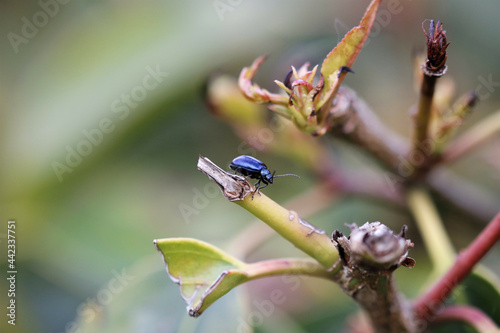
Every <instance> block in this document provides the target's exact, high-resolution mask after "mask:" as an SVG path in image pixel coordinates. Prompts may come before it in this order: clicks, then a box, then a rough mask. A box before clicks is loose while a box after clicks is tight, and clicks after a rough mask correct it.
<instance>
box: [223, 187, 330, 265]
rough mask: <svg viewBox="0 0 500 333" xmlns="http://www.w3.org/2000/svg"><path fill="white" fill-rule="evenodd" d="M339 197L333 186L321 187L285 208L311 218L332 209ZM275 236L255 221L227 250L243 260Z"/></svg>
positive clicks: (289, 203)
mask: <svg viewBox="0 0 500 333" xmlns="http://www.w3.org/2000/svg"><path fill="white" fill-rule="evenodd" d="M337 197H338V193H337V191H335V189H332V186H328V185H326V186H324V185H319V186H315V187H314V188H312V189H310V190H308V191H306V192H305V193H302V194H300V195H298V196H296V197H294V198H293V199H291V200H289V201H287V202H286V203H285V205H284V206H286V207H290V208H291V209H292V210H295V211H300V213H301V215H303V216H310V215H313V214H316V213H318V212H320V211H322V210H324V209H326V208H327V207H330V206H331V205H332V203H333V202H334V201H335V199H336V198H337ZM275 235H276V233H275V232H274V230H273V229H271V228H270V227H269V226H268V225H265V224H263V223H262V221H260V220H255V221H253V222H250V224H249V225H248V226H247V227H246V228H244V229H243V230H241V231H240V232H239V233H238V234H237V235H236V236H234V237H233V238H232V239H231V241H230V243H229V244H228V245H227V247H226V248H228V249H229V252H230V253H232V254H233V255H234V256H235V257H238V258H242V259H243V258H245V257H246V256H247V255H248V254H249V253H252V252H253V251H254V250H255V249H257V248H258V247H259V246H260V245H261V244H262V243H264V242H265V241H266V240H268V239H269V238H271V237H272V236H275Z"/></svg>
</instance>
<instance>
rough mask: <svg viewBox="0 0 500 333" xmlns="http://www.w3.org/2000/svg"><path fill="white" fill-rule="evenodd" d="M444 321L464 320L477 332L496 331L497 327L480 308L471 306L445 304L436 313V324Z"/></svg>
mask: <svg viewBox="0 0 500 333" xmlns="http://www.w3.org/2000/svg"><path fill="white" fill-rule="evenodd" d="M446 322H464V323H466V324H468V325H470V326H472V327H473V328H474V329H475V330H476V331H477V332H478V333H498V332H499V327H498V326H497V324H495V322H494V321H493V320H492V319H491V318H490V317H488V316H487V315H486V314H484V313H483V312H482V311H481V310H479V309H476V308H474V307H471V306H447V307H446V308H444V309H443V310H442V311H440V312H439V313H438V315H437V316H436V319H435V323H436V324H440V323H446Z"/></svg>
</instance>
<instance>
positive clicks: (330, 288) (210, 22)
mask: <svg viewBox="0 0 500 333" xmlns="http://www.w3.org/2000/svg"><path fill="white" fill-rule="evenodd" d="M61 2H63V1H61ZM222 2H224V3H225V1H222ZM40 3H44V4H47V3H50V4H51V6H52V7H50V8H51V9H49V11H51V12H52V14H53V15H51V16H49V15H48V14H45V17H47V20H46V21H43V18H44V15H43V14H39V13H40V12H41V13H44V9H43V8H42V7H41V5H40ZM40 3H39V2H28V1H2V2H1V3H0V18H1V19H0V29H1V31H2V36H3V38H2V39H1V42H0V43H1V48H0V106H1V108H0V110H1V111H0V115H1V117H2V121H1V122H0V124H1V125H0V126H1V128H0V133H1V134H0V135H1V138H2V140H0V147H1V148H0V149H1V156H2V158H1V159H0V170H1V171H2V172H1V175H0V184H1V188H0V191H1V194H0V195H1V202H0V205H1V206H0V217H1V218H0V221H1V223H0V226H1V229H0V244H1V248H2V252H1V253H2V256H1V258H0V267H1V268H2V271H6V266H5V260H6V255H4V253H6V251H5V248H6V245H5V244H6V241H5V240H6V239H5V234H6V221H7V220H8V219H15V220H16V221H17V234H16V236H17V246H18V248H17V265H18V272H19V273H18V275H17V276H18V280H17V294H16V299H17V304H18V308H17V311H18V312H17V313H18V317H17V325H16V327H15V332H47V333H48V332H57V333H59V332H76V330H77V329H81V332H118V331H120V332H234V331H235V330H236V329H237V328H238V327H239V326H238V325H243V324H242V323H244V322H245V320H247V319H248V318H247V316H248V315H249V314H251V313H252V311H256V308H255V305H254V303H252V302H253V300H264V299H266V297H267V296H266V292H268V291H269V290H272V289H273V288H280V289H281V290H283V291H284V292H286V297H287V302H286V303H284V304H281V305H276V311H275V314H274V315H273V316H270V317H263V319H262V321H259V322H257V321H255V323H256V325H255V326H256V329H257V330H258V331H259V332H279V331H287V332H308V331H319V330H321V331H326V330H331V331H334V330H335V329H334V327H337V328H338V327H339V322H343V320H344V319H345V317H346V316H347V315H348V314H352V313H353V309H355V306H354V304H353V302H352V301H351V300H349V299H348V298H347V297H346V296H344V295H343V294H342V293H341V292H340V291H339V290H338V288H337V287H336V286H334V285H331V284H328V283H327V282H318V280H316V279H314V280H312V279H300V280H298V282H296V283H292V282H294V280H293V281H292V282H290V281H287V280H282V279H281V278H270V279H266V280H263V281H255V282H252V283H249V284H248V286H242V287H241V288H240V289H239V290H236V291H234V292H231V293H229V294H228V295H226V296H225V297H223V298H222V299H221V301H220V303H219V302H217V303H216V304H214V306H213V307H212V308H211V309H210V311H207V313H206V314H205V315H204V316H202V318H199V319H196V320H195V319H192V318H188V317H187V314H186V312H185V308H184V302H183V300H182V299H181V297H180V296H179V292H178V286H176V285H174V284H172V283H171V281H170V280H169V279H168V277H167V275H166V274H165V271H164V265H163V263H162V262H161V260H159V258H158V257H157V253H156V250H155V249H154V246H153V243H152V240H153V239H155V238H163V237H176V236H189V237H195V238H199V239H202V240H204V241H208V242H210V243H213V244H215V245H217V246H220V247H221V248H224V245H225V244H227V243H228V242H229V241H230V239H231V237H232V236H233V235H235V234H236V233H238V231H239V230H241V229H242V228H244V227H245V225H246V224H247V223H248V222H249V221H250V220H251V218H250V216H249V214H247V213H244V212H242V211H241V210H240V209H239V208H238V207H236V206H235V205H227V203H226V202H225V201H224V200H222V198H221V197H220V196H219V195H217V196H216V195H213V196H212V197H210V198H209V199H208V201H206V202H204V204H203V205H201V208H200V209H198V211H199V214H197V215H196V214H195V215H191V216H190V218H188V219H186V218H184V217H183V216H182V214H181V212H180V210H179V205H180V204H183V203H184V204H187V205H191V206H193V205H194V204H195V203H194V202H193V200H194V198H195V197H196V195H197V193H199V192H197V191H201V193H204V191H205V190H206V189H207V187H206V186H207V184H208V180H207V179H206V177H205V176H204V175H202V174H200V173H199V172H198V171H197V170H196V160H197V157H198V154H200V153H202V154H203V155H205V156H208V157H209V158H211V159H212V160H213V161H214V162H217V163H218V164H220V165H224V163H227V164H229V161H230V160H231V159H232V158H233V157H234V156H236V155H238V154H239V152H238V146H239V145H240V144H241V139H239V138H238V137H237V136H236V135H235V134H234V133H233V132H232V131H231V130H230V128H228V127H227V126H226V125H224V124H223V123H221V122H219V121H218V120H217V119H216V118H214V117H212V116H211V115H210V114H209V113H208V112H207V107H206V106H205V105H204V103H203V97H202V91H203V85H204V83H205V81H206V79H207V78H208V76H209V75H210V74H211V73H213V72H214V71H216V70H223V71H227V72H229V73H231V74H232V75H234V76H236V75H238V73H239V70H240V69H241V68H242V67H243V66H246V65H248V64H249V63H251V61H252V60H253V59H255V58H256V56H258V55H262V54H269V55H271V56H270V58H269V60H268V61H267V62H266V65H265V66H264V68H263V70H262V71H261V73H260V74H259V76H258V77H257V80H258V81H259V82H261V83H262V85H263V86H265V87H266V88H268V89H274V86H273V83H272V79H274V78H283V77H284V76H285V74H286V72H287V71H288V70H289V66H290V65H295V66H299V65H301V64H302V63H303V62H304V61H306V60H308V61H311V63H312V64H313V65H314V64H316V63H318V62H319V61H320V60H321V59H322V58H323V57H324V55H325V54H326V53H327V52H328V51H329V50H331V48H332V46H333V45H334V44H335V43H337V41H338V40H339V39H340V38H341V37H342V36H343V34H344V33H345V32H346V31H347V30H348V29H349V28H350V27H352V26H354V25H356V24H357V23H358V22H359V17H360V16H361V14H362V13H363V12H364V8H365V7H366V4H367V3H368V2H367V1H356V2H353V1H315V2H314V4H311V3H310V2H303V1H287V2H278V1H271V2H269V1H252V2H251V1H241V2H236V1H235V2H233V5H232V6H231V10H228V11H225V12H224V13H223V14H222V16H220V15H219V14H218V12H217V9H216V7H215V6H214V4H215V2H214V1H184V2H171V1H158V0H153V1H148V2H141V1H78V2H77V1H70V2H67V3H66V4H59V3H58V2H55V1H50V0H48V1H45V2H44V1H42V2H40ZM399 3H400V7H398V8H401V11H400V12H399V13H398V14H390V12H388V13H389V15H388V16H387V17H386V18H385V21H382V19H381V21H379V22H376V23H378V28H379V29H378V30H374V32H373V33H372V35H371V36H370V38H369V44H368V45H367V47H366V48H365V49H364V50H363V51H362V52H361V54H360V56H359V58H358V60H357V62H356V64H355V66H354V70H355V71H356V74H355V75H351V76H349V77H348V78H347V79H346V80H345V84H347V85H349V86H351V87H352V88H354V89H355V90H356V91H357V92H358V93H359V94H360V95H361V96H362V97H364V98H365V99H366V100H367V101H368V103H369V104H371V105H372V106H373V108H374V109H375V110H376V111H377V113H378V114H379V115H380V116H381V117H382V118H383V119H384V120H385V121H386V122H387V123H388V124H389V126H391V127H393V128H394V129H395V130H397V131H398V132H400V133H403V134H405V135H408V134H409V128H410V121H409V117H408V109H409V107H410V106H412V105H413V104H414V103H415V101H416V95H415V93H414V91H413V87H412V79H411V71H412V65H411V57H410V55H411V52H412V50H413V49H414V48H420V47H422V45H423V41H424V36H423V34H422V31H421V22H422V21H423V20H425V19H430V18H433V19H440V20H441V21H442V22H444V23H445V26H446V29H447V36H448V38H449V41H451V43H452V44H451V45H450V47H449V49H448V50H449V56H448V65H449V70H448V75H449V76H451V77H453V79H454V80H455V86H456V91H457V92H458V93H461V92H465V91H468V90H471V89H475V88H476V87H477V86H478V85H480V84H481V82H482V81H481V79H480V78H484V79H487V78H488V77H489V76H491V77H492V79H493V81H494V82H499V81H500V69H499V67H498V65H497V64H498V55H499V54H500V44H499V43H496V42H494V41H496V40H498V31H500V21H499V20H498V17H497V16H498V13H499V12H500V3H499V2H497V1H495V0H488V1H483V2H481V5H477V4H476V3H473V2H470V1H465V0H460V1H452V0H446V1H440V2H435V1H418V2H417V1H409V0H408V1H407V0H401V1H399ZM56 9H57V10H56ZM381 9H387V4H386V3H385V2H384V3H383V4H382V7H381ZM45 11H47V10H45ZM34 19H36V20H42V21H37V22H38V24H39V25H40V27H39V28H36V29H34V30H33V31H31V33H30V37H29V38H28V37H23V38H25V39H26V42H25V43H21V44H19V45H18V47H17V49H18V50H17V51H18V52H16V47H13V45H12V43H11V42H10V41H9V34H10V36H12V33H14V34H17V35H18V36H23V29H28V28H24V25H25V24H26V23H25V22H26V20H27V21H29V22H31V23H33V22H34ZM42 23H44V24H42ZM376 27H377V26H376ZM376 27H375V28H376ZM147 68H150V69H151V68H152V69H155V68H159V69H160V70H161V71H163V72H166V73H168V75H166V77H165V78H164V79H163V81H162V82H161V83H159V84H158V86H157V87H156V88H155V89H152V90H146V92H147V96H145V97H144V99H143V100H141V101H138V100H137V106H136V107H134V108H132V107H130V109H129V114H128V115H127V116H126V117H124V118H123V119H121V118H120V115H122V116H123V115H124V111H121V112H118V113H117V112H114V111H113V110H116V104H114V103H121V104H120V105H121V106H124V105H125V104H124V103H125V102H124V101H123V100H121V99H122V98H124V97H123V95H124V94H130V93H131V92H133V91H135V90H134V89H136V87H138V86H139V87H141V86H143V80H144V78H145V77H146V76H147V75H148V70H147ZM264 73H265V74H264ZM266 84H267V86H266ZM493 89H494V90H496V89H498V86H495V87H493ZM136 90H137V89H136ZM137 91H139V90H137ZM137 96H139V95H137ZM499 96H500V94H498V91H491V94H490V95H489V96H488V97H487V98H484V99H483V100H481V101H480V104H479V106H478V108H477V110H476V112H475V113H474V114H472V115H471V117H470V118H469V119H468V120H467V121H466V125H465V127H468V126H470V124H473V123H474V122H476V121H477V120H478V119H481V118H483V117H484V116H485V115H487V114H488V113H490V112H492V111H494V110H496V109H498V106H499V105H500V97H499ZM117 100H118V101H119V102H116V101H117ZM113 105H114V106H113ZM103 119H110V121H111V123H112V125H114V126H115V127H114V129H113V130H112V131H110V132H109V133H103V137H102V141H101V142H100V143H99V144H97V145H92V146H91V148H89V147H87V148H88V150H90V153H88V155H87V156H83V157H82V160H81V162H80V163H76V164H77V165H76V166H75V167H74V168H72V172H71V173H64V174H63V178H62V181H59V179H58V177H57V175H56V173H55V172H54V169H53V162H54V161H58V162H60V163H64V161H65V159H66V156H67V154H68V147H70V148H69V149H76V147H78V145H79V144H80V145H81V143H82V142H83V141H85V140H87V139H86V137H85V135H84V133H83V132H82V131H85V130H86V131H92V130H93V129H96V128H99V126H100V125H101V122H102V120H103ZM496 145H498V141H497V142H496ZM489 147H490V148H491V147H492V144H490V145H489ZM487 148H488V147H484V149H482V150H481V151H478V152H476V153H474V154H472V155H471V156H469V157H467V158H465V159H464V160H462V161H460V162H459V163H458V164H457V165H456V166H454V169H455V170H456V171H457V172H459V173H460V174H462V175H463V176H464V177H466V178H468V179H471V180H473V181H474V182H476V183H478V184H480V185H482V186H484V187H486V188H488V189H490V190H492V191H494V193H496V194H498V193H499V192H500V186H499V182H500V179H499V176H498V163H496V164H494V163H493V162H491V156H490V155H489V154H488V149H487ZM339 149H340V150H341V151H342V154H343V155H348V159H347V160H348V161H351V162H352V163H355V164H359V163H363V162H364V157H363V156H359V154H357V153H352V152H351V150H350V148H345V147H343V146H340V148H339V147H338V146H337V145H332V150H339ZM88 150H87V151H88ZM259 158H261V159H264V160H265V161H266V164H268V165H272V167H273V168H276V169H277V170H286V171H287V172H293V173H297V174H301V175H304V176H303V177H302V179H301V184H300V185H295V184H291V185H290V187H285V186H277V185H276V186H271V187H270V188H269V189H266V193H267V194H268V195H269V196H271V197H273V198H275V199H276V200H278V201H284V200H286V199H287V198H290V197H291V196H292V194H291V193H300V192H301V191H303V190H305V189H307V188H308V187H310V186H311V185H312V184H313V183H314V180H313V179H312V178H308V177H307V171H306V170H303V169H300V167H299V166H297V165H294V164H290V163H289V161H288V160H287V159H286V158H285V157H282V156H280V157H273V156H271V155H264V154H261V156H259ZM487 158H490V159H489V160H488V159H487ZM496 162H498V161H496ZM495 168H497V169H495ZM442 213H443V216H444V220H445V223H446V224H447V226H448V229H449V230H450V233H451V238H452V239H453V241H454V242H455V244H456V245H457V246H458V247H462V246H465V245H467V244H468V242H470V240H471V239H473V237H474V236H475V235H476V234H477V233H478V231H479V230H480V228H481V227H482V225H483V224H481V223H476V222H481V221H475V220H474V219H472V218H470V217H467V216H463V214H460V213H457V212H456V211H454V210H451V209H450V208H449V207H448V208H443V210H442ZM309 220H310V221H311V222H312V223H316V222H317V224H318V225H320V226H321V227H323V228H324V229H326V230H327V231H328V232H330V231H332V230H334V229H335V228H339V229H342V228H343V226H342V225H343V223H351V222H357V223H364V222H365V221H375V220H381V221H383V222H384V223H386V224H388V225H389V226H391V227H392V226H394V228H395V229H399V228H400V225H401V224H402V223H403V222H404V223H408V222H409V217H408V214H407V213H406V212H404V211H401V210H397V211H396V210H394V208H391V207H381V206H380V205H379V204H373V203H371V202H367V201H366V200H363V199H357V198H346V199H342V200H340V201H338V202H337V203H335V204H334V205H332V207H331V208H330V209H328V211H325V212H322V213H320V214H318V216H313V217H311V218H310V219H309ZM482 222H483V223H484V222H485V221H482ZM409 234H410V237H411V238H412V239H413V240H414V241H415V244H416V247H415V249H414V252H415V254H412V256H415V257H417V259H418V258H422V259H420V260H417V265H416V267H415V268H414V269H413V270H412V271H410V273H404V277H405V278H404V279H401V280H400V281H399V285H401V287H402V289H403V290H405V289H406V288H408V289H410V288H409V287H408V286H410V285H414V284H416V285H419V284H420V283H422V281H423V279H421V277H422V275H425V271H426V267H428V266H427V264H426V256H425V253H419V251H421V250H422V245H421V241H420V239H419V235H418V233H417V231H416V230H415V228H414V227H413V225H412V224H411V222H410V232H409ZM264 249H265V251H264ZM499 252H500V251H499V249H498V247H497V248H495V249H494V250H493V251H492V253H490V254H489V255H488V257H487V258H486V259H485V260H484V262H485V264H486V265H487V266H489V267H490V268H491V269H492V270H493V271H494V272H496V273H497V274H498V273H499V272H500V268H499V266H498V260H496V259H497V258H498V254H499ZM294 255H300V254H298V253H297V251H296V250H295V249H294V248H292V247H291V246H289V245H288V244H286V242H284V241H283V240H280V239H273V240H271V241H269V242H268V243H266V244H265V246H264V247H263V248H262V249H260V251H258V252H257V253H256V254H255V256H254V257H255V260H257V259H263V258H269V257H278V256H294ZM122 270H125V272H127V273H128V274H129V275H130V276H133V277H134V278H133V279H132V280H131V282H130V284H129V285H127V286H125V287H124V288H123V289H121V290H120V292H113V291H111V289H110V288H109V284H110V282H111V281H113V279H115V278H116V277H115V275H114V274H115V272H122ZM402 274H403V273H402ZM405 285H407V286H406V288H405ZM0 289H1V293H2V295H4V290H6V281H5V280H2V282H0ZM412 291H414V290H408V292H409V293H411V292H412ZM248 293H250V294H251V297H250V296H249V295H248ZM109 295H111V296H109ZM1 299H2V300H3V299H4V298H3V296H2V298H1ZM93 299H94V300H97V301H94V302H92V301H90V302H89V300H93ZM3 302H4V301H2V304H4V303H3ZM96 302H97V304H96ZM257 323H258V325H257ZM6 325H7V323H6V321H5V320H2V321H1V322H0V331H2V332H10V331H11V329H12V327H10V326H9V327H7V326H6Z"/></svg>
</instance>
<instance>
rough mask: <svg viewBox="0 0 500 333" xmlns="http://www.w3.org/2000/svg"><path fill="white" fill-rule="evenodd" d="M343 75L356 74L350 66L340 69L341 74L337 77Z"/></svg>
mask: <svg viewBox="0 0 500 333" xmlns="http://www.w3.org/2000/svg"><path fill="white" fill-rule="evenodd" d="M343 73H353V74H354V71H353V70H352V68H351V67H349V66H342V67H340V69H339V74H338V75H337V77H340V75H341V74H343Z"/></svg>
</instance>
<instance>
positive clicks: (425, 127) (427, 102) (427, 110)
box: [413, 73, 437, 150]
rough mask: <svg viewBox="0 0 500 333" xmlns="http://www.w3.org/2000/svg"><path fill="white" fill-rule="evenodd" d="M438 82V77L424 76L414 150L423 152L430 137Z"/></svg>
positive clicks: (416, 120) (416, 122) (416, 119)
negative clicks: (430, 124)
mask: <svg viewBox="0 0 500 333" xmlns="http://www.w3.org/2000/svg"><path fill="white" fill-rule="evenodd" d="M436 80H437V76H429V75H426V74H425V73H424V75H423V80H422V85H421V87H420V99H419V101H418V109H417V114H416V115H415V131H414V138H413V149H414V150H421V149H422V147H424V145H425V142H426V141H427V138H428V136H429V123H430V119H431V110H432V99H433V98H434V90H435V87H436Z"/></svg>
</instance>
